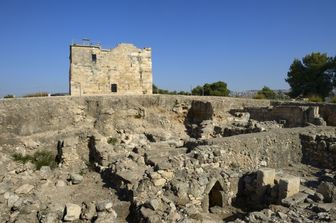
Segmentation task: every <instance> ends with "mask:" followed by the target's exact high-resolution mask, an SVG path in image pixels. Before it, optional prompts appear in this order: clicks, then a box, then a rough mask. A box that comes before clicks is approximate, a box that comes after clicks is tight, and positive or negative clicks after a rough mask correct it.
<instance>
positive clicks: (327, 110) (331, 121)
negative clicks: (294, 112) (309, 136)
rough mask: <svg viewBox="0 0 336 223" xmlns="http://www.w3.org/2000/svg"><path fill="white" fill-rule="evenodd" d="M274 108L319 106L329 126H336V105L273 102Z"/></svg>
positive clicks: (321, 114) (320, 112)
mask: <svg viewBox="0 0 336 223" xmlns="http://www.w3.org/2000/svg"><path fill="white" fill-rule="evenodd" d="M270 103H271V105H272V106H318V107H319V114H320V116H321V117H322V118H323V119H324V120H325V121H326V123H327V125H330V126H336V116H335V115H334V114H335V112H336V104H328V103H314V102H281V101H271V102H270Z"/></svg>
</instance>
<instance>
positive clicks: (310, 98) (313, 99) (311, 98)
mask: <svg viewBox="0 0 336 223" xmlns="http://www.w3.org/2000/svg"><path fill="white" fill-rule="evenodd" d="M308 100H309V101H310V102H323V99H322V98H321V97H320V96H318V95H312V96H310V97H309V98H308Z"/></svg>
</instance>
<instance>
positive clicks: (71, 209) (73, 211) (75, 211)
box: [64, 203, 82, 221]
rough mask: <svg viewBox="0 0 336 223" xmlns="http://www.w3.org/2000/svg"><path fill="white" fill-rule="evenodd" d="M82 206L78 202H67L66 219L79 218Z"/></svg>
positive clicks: (73, 219)
mask: <svg viewBox="0 0 336 223" xmlns="http://www.w3.org/2000/svg"><path fill="white" fill-rule="evenodd" d="M81 210H82V209H81V207H80V206H79V205H77V204H72V203H67V204H66V205H65V216H64V221H75V220H78V219H79V216H80V214H81Z"/></svg>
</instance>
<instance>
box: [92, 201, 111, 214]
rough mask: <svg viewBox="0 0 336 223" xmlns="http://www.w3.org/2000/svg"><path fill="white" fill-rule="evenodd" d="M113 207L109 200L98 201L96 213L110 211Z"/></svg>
mask: <svg viewBox="0 0 336 223" xmlns="http://www.w3.org/2000/svg"><path fill="white" fill-rule="evenodd" d="M112 207H113V203H112V201H111V200H104V201H100V202H98V203H97V206H96V208H97V211H99V212H101V211H109V210H110V209H112Z"/></svg>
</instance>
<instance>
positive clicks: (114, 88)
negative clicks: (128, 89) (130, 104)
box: [111, 84, 117, 92]
mask: <svg viewBox="0 0 336 223" xmlns="http://www.w3.org/2000/svg"><path fill="white" fill-rule="evenodd" d="M111 91H112V92H117V84H111Z"/></svg>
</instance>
